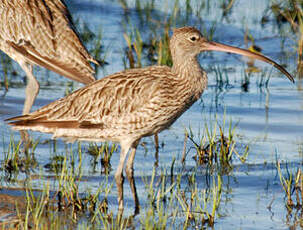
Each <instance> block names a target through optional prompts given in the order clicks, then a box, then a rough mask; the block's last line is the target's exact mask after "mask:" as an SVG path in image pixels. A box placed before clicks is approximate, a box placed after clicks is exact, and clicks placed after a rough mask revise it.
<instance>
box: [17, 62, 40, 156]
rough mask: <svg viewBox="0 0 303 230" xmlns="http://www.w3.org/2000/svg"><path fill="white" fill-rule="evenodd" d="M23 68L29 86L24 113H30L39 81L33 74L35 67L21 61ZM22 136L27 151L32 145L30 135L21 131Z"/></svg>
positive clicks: (26, 91)
mask: <svg viewBox="0 0 303 230" xmlns="http://www.w3.org/2000/svg"><path fill="white" fill-rule="evenodd" d="M20 65H21V68H22V69H23V70H24V72H25V73H26V76H27V86H26V89H25V102H24V107H23V114H28V113H29V112H30V110H31V108H32V106H33V104H34V101H35V99H36V97H37V95H38V92H39V83H38V81H37V80H36V78H35V76H34V75H33V67H32V65H29V64H27V63H25V62H21V63H20ZM20 136H21V139H22V141H23V143H25V145H24V152H25V153H27V152H28V149H29V147H30V145H31V142H30V140H29V135H28V132H27V131H20Z"/></svg>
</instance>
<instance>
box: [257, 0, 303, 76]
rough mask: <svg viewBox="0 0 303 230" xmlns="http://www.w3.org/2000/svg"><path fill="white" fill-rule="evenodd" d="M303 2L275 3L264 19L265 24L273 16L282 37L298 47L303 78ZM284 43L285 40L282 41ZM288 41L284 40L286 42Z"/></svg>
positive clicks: (299, 73)
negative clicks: (290, 40)
mask: <svg viewBox="0 0 303 230" xmlns="http://www.w3.org/2000/svg"><path fill="white" fill-rule="evenodd" d="M302 6H303V5H302V0H287V1H273V2H272V4H270V6H269V9H268V10H267V12H266V13H265V16H264V17H263V19H262V22H263V23H267V22H268V17H269V16H268V15H270V14H272V15H273V16H274V18H275V20H276V24H277V25H278V28H279V30H280V33H281V37H285V38H288V39H289V38H290V39H292V40H293V41H294V43H295V44H296V46H295V47H294V49H295V50H296V54H297V72H298V76H299V77H300V78H301V77H302V76H303V74H302V70H303V62H302V54H303V11H302ZM281 40H282V41H283V39H281ZM285 40H286V39H284V42H285Z"/></svg>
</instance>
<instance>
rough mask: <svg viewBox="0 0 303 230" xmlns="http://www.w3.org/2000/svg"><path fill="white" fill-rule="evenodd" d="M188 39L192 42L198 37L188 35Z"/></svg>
mask: <svg viewBox="0 0 303 230" xmlns="http://www.w3.org/2000/svg"><path fill="white" fill-rule="evenodd" d="M190 40H191V41H193V42H194V41H196V40H198V38H197V37H196V36H192V37H190Z"/></svg>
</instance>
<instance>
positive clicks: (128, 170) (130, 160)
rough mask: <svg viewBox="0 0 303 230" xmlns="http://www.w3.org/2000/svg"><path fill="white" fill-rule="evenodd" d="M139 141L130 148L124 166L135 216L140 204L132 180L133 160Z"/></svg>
mask: <svg viewBox="0 0 303 230" xmlns="http://www.w3.org/2000/svg"><path fill="white" fill-rule="evenodd" d="M138 143H139V141H136V142H135V143H134V144H133V145H132V146H131V153H130V155H129V157H128V159H127V163H126V166H125V172H126V176H127V179H128V181H129V184H130V187H131V190H132V194H133V198H134V201H135V213H134V214H135V215H137V214H139V211H140V204H139V199H138V195H137V189H136V184H135V180H134V159H135V155H136V149H137V145H138Z"/></svg>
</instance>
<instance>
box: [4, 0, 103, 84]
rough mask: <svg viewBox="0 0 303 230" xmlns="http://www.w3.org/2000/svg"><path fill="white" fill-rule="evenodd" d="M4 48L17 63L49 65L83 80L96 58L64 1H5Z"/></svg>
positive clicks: (87, 79) (89, 77) (88, 77)
mask: <svg viewBox="0 0 303 230" xmlns="http://www.w3.org/2000/svg"><path fill="white" fill-rule="evenodd" d="M0 49H1V50H3V51H4V52H5V53H7V54H8V55H9V56H11V57H12V58H13V59H15V60H16V61H17V62H19V61H26V62H28V63H30V64H37V65H40V66H43V67H45V68H48V69H50V70H52V71H54V72H57V73H58V74H60V75H63V76H66V77H68V78H70V79H72V80H76V81H79V82H82V83H85V84H87V83H90V82H93V81H94V80H95V79H94V77H93V74H94V70H93V68H92V67H91V66H90V64H89V62H95V63H97V61H95V60H94V59H93V58H92V57H91V56H90V55H89V53H88V52H87V50H86V49H85V47H84V46H83V45H82V43H81V41H80V39H79V37H78V35H77V33H76V31H75V29H74V27H73V24H72V21H71V16H70V14H69V12H68V10H67V8H66V6H65V4H64V3H63V2H62V1H61V0H1V1H0Z"/></svg>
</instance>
